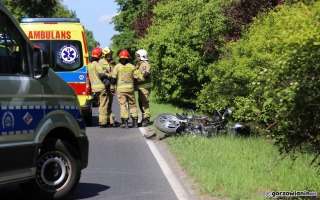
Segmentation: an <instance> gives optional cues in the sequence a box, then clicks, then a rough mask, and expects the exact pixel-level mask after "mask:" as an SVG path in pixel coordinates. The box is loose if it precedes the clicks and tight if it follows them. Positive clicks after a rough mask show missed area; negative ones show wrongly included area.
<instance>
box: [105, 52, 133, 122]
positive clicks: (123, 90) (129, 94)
mask: <svg viewBox="0 0 320 200" xmlns="http://www.w3.org/2000/svg"><path fill="white" fill-rule="evenodd" d="M134 71H135V66H134V65H132V64H131V63H130V54H129V52H128V51H127V50H122V51H120V53H119V63H118V64H117V65H116V66H115V67H114V69H113V72H112V79H111V92H112V93H115V89H116V90H117V96H118V103H119V107H120V117H121V122H122V124H121V126H122V127H123V128H129V125H128V120H129V114H128V109H129V111H130V114H131V118H132V125H133V127H135V128H138V113H137V106H136V98H135V95H134V77H133V74H134ZM127 107H128V108H127Z"/></svg>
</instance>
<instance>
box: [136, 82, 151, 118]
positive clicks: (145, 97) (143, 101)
mask: <svg viewBox="0 0 320 200" xmlns="http://www.w3.org/2000/svg"><path fill="white" fill-rule="evenodd" d="M150 94H151V88H139V89H138V102H139V108H140V110H141V112H142V118H143V119H146V118H150V117H151V113H150V106H149V99H150Z"/></svg>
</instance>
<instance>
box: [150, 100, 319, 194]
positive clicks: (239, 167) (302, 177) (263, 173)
mask: <svg viewBox="0 0 320 200" xmlns="http://www.w3.org/2000/svg"><path fill="white" fill-rule="evenodd" d="M150 107H151V109H152V110H151V112H152V118H151V119H152V120H153V119H154V118H155V116H156V115H157V114H160V113H164V112H169V113H173V114H175V113H181V112H182V111H183V110H181V109H179V108H177V107H174V106H171V105H165V104H158V103H156V102H151V104H150ZM165 142H166V143H167V144H168V146H169V148H170V149H171V151H172V152H173V154H174V155H175V157H176V158H177V160H178V161H179V162H180V164H181V165H182V166H183V167H184V168H185V169H186V171H187V173H189V174H190V175H191V176H192V177H193V178H194V179H195V180H196V181H197V182H198V183H199V185H200V190H201V192H202V193H203V194H209V195H212V196H220V197H230V198H231V199H264V198H266V197H265V192H267V191H309V192H317V193H318V195H319V194H320V181H319V180H320V173H319V169H317V168H315V167H310V166H309V165H308V164H309V163H310V161H311V159H312V157H311V156H308V155H301V156H299V157H298V159H296V160H295V162H293V161H292V159H291V158H290V157H285V158H283V157H282V156H280V155H279V153H278V151H277V148H276V147H275V146H274V145H272V144H271V143H269V142H268V141H266V140H264V139H263V138H260V137H248V138H236V137H232V136H218V137H213V138H203V137H191V136H182V137H169V138H166V140H165Z"/></svg>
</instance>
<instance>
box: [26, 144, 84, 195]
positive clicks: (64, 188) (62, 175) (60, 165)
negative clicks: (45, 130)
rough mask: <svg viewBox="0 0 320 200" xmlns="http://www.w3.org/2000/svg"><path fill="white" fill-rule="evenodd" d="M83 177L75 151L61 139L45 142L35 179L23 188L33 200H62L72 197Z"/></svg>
mask: <svg viewBox="0 0 320 200" xmlns="http://www.w3.org/2000/svg"><path fill="white" fill-rule="evenodd" d="M80 176H81V168H80V161H79V159H78V156H77V154H76V151H75V149H74V148H73V147H72V146H71V145H70V144H69V143H67V142H65V141H62V140H60V139H50V141H48V142H45V143H44V146H43V149H42V150H41V154H40V156H39V158H38V161H37V164H36V174H35V178H34V179H33V180H31V181H29V182H26V183H22V184H21V188H22V190H23V191H25V192H26V193H27V194H28V195H29V196H30V197H31V199H42V200H43V199H46V200H47V199H61V198H65V197H67V196H68V195H70V194H71V193H72V192H73V190H74V189H75V187H76V186H77V185H78V183H79V180H80Z"/></svg>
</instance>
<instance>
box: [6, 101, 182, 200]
mask: <svg viewBox="0 0 320 200" xmlns="http://www.w3.org/2000/svg"><path fill="white" fill-rule="evenodd" d="M115 106H116V105H115ZM115 111H116V115H118V113H117V109H116V108H115ZM93 121H94V124H93V126H92V127H88V128H87V134H88V138H89V144H90V147H89V165H88V167H87V168H86V169H84V170H83V171H82V177H81V179H80V184H79V186H78V187H77V189H76V191H75V193H74V194H73V195H72V197H71V198H70V200H76V199H81V200H85V199H90V200H91V199H92V200H98V199H99V200H118V199H119V200H120V199H121V200H122V199H126V200H127V199H128V200H135V199H137V200H143V199H146V200H165V199H168V200H174V199H178V197H177V195H176V193H175V192H174V190H173V189H172V186H171V185H170V183H169V181H168V178H167V177H166V176H165V174H164V172H163V171H162V169H161V167H160V165H159V164H158V162H157V159H156V157H155V156H154V154H153V153H152V151H151V150H150V148H149V146H148V144H147V142H146V140H145V139H144V137H143V136H142V134H141V131H140V129H139V128H130V129H123V128H104V129H102V128H99V127H98V125H97V122H98V118H97V108H94V114H93ZM0 196H1V197H0V198H1V200H7V199H8V200H9V199H10V200H25V199H27V198H26V197H25V195H24V194H23V193H22V191H21V190H20V188H19V187H18V186H17V185H13V186H7V187H3V188H0ZM180 199H181V198H180Z"/></svg>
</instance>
